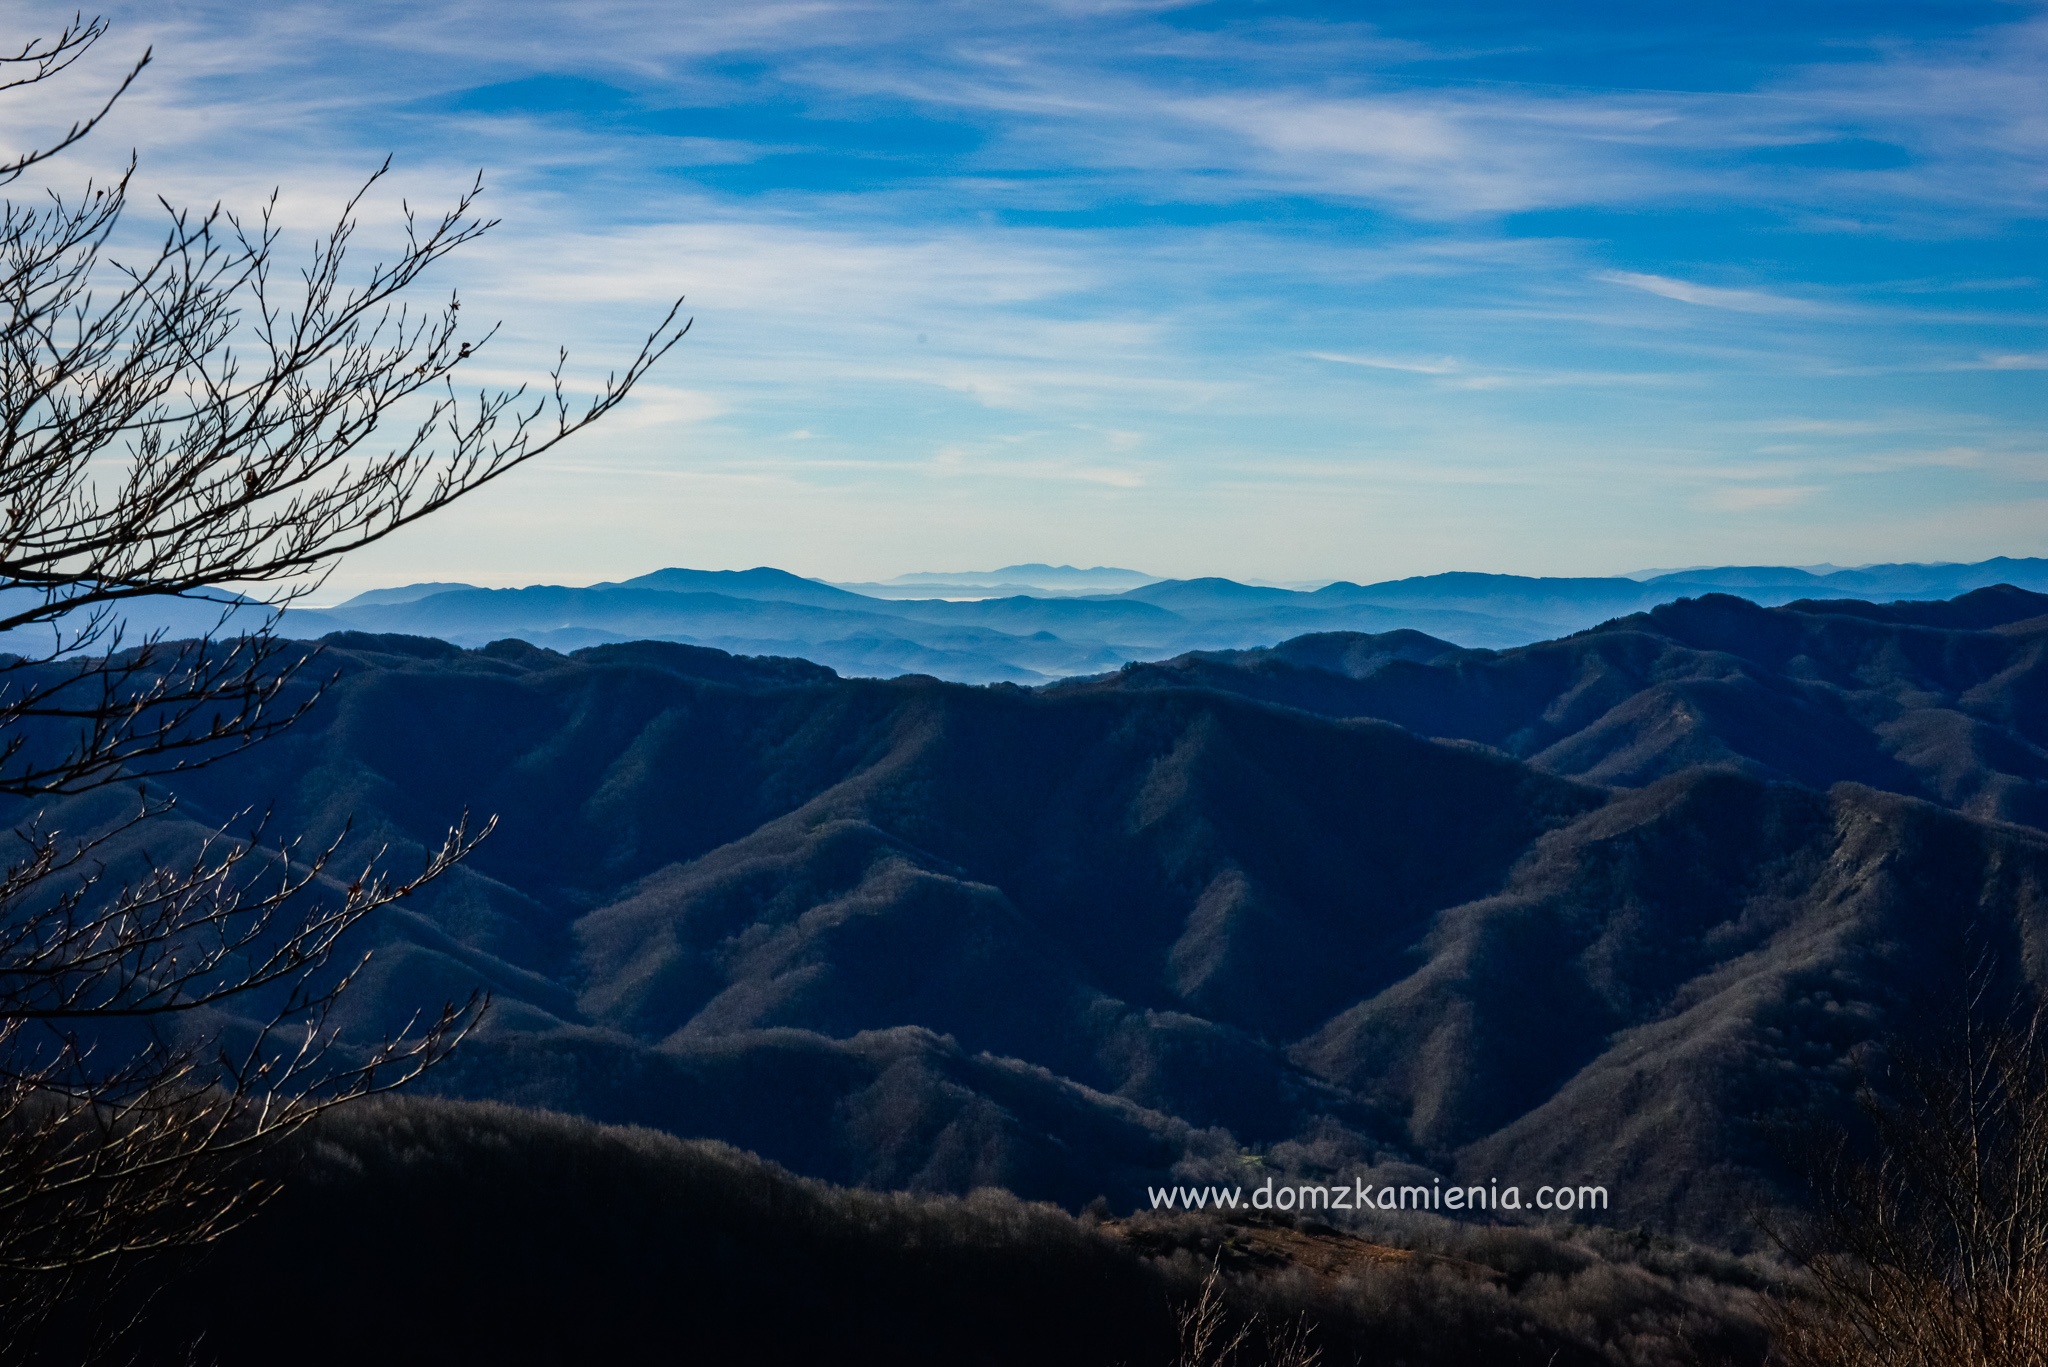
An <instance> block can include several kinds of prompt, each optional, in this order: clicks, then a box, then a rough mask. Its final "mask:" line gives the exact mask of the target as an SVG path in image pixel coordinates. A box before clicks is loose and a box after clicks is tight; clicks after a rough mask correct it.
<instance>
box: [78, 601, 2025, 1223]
mask: <svg viewBox="0 0 2048 1367" xmlns="http://www.w3.org/2000/svg"><path fill="white" fill-rule="evenodd" d="M738 579H739V581H740V582H739V586H740V587H747V586H748V583H749V582H750V581H749V580H748V577H747V576H739V577H738ZM814 588H815V590H816V591H817V592H818V593H820V594H821V595H822V594H827V593H830V592H832V590H830V589H829V588H828V587H827V586H814ZM1183 590H1184V586H1169V593H1170V592H1174V591H1183ZM775 591H781V590H779V589H777V590H775ZM561 592H579V591H570V590H565V591H561ZM584 592H587V591H584ZM624 592H627V593H633V594H643V595H661V594H673V593H674V592H675V591H674V590H671V589H662V588H656V587H648V586H642V587H640V588H635V589H627V590H624ZM720 596H722V597H725V598H727V599H728V600H729V601H760V602H766V603H769V604H771V605H773V606H775V607H776V610H778V611H779V610H783V609H784V608H792V609H793V608H795V607H798V606H801V605H795V604H781V603H777V602H776V600H772V599H766V600H747V599H741V598H739V597H738V596H737V595H735V594H730V593H728V594H724V595H720ZM1084 606H1087V607H1089V608H1091V609H1094V610H1107V611H1126V612H1127V611H1131V610H1132V609H1133V608H1134V607H1135V608H1141V609H1142V608H1146V607H1153V608H1156V607H1157V606H1158V605H1157V604H1147V603H1145V602H1144V601H1143V600H1133V599H1129V598H1127V597H1126V598H1111V599H1105V600H1099V601H1092V602H1090V603H1088V604H1085V605H1084ZM315 674H318V675H321V676H323V677H324V676H326V675H330V674H331V675H332V681H331V682H330V683H328V684H327V685H326V689H327V695H326V697H325V698H323V699H322V700H321V702H320V704H319V705H318V706H317V707H315V708H314V709H312V711H311V712H310V713H309V714H308V715H307V717H306V718H305V719H304V720H303V721H302V722H301V723H299V724H298V725H297V726H295V727H294V728H292V729H291V730H290V731H288V732H286V733H285V734H284V735H283V736H281V737H279V738H278V739H275V740H273V741H270V742H267V743H266V744H264V745H262V746H259V747H257V748H255V749H253V750H250V751H247V752H245V753H242V754H239V755H236V756H234V757H232V758H229V759H225V760H223V761H221V762H219V763H217V764H215V765H212V766H210V767H207V768H203V769H200V770H197V771H193V772H190V773H187V774H182V775H175V776H173V777H172V779H171V780H169V782H170V784H171V787H172V788H173V790H174V791H175V793H176V795H177V797H178V800H179V809H178V814H177V815H176V816H175V817H173V818H165V819H163V820H162V821H159V822H157V823H152V828H151V831H150V835H149V838H150V841H151V842H152V843H151V845H150V850H149V853H150V856H151V858H153V859H155V860H158V861H161V860H163V859H165V858H169V857H174V856H175V854H176V852H177V851H176V848H175V847H176V845H177V843H178V842H179V841H181V840H182V841H185V842H188V843H189V844H193V845H196V843H197V842H198V841H199V840H200V839H202V838H203V837H204V836H205V835H206V833H207V832H209V831H210V830H213V829H217V828H218V827H220V826H223V825H228V826H232V825H233V823H234V822H235V821H237V820H238V819H242V820H246V818H238V816H237V814H238V813H243V812H245V811H246V810H247V809H248V807H249V804H250V802H251V801H258V802H262V803H267V804H269V810H270V812H271V816H270V820H271V823H272V826H273V828H275V829H279V830H295V831H304V832H306V833H307V834H308V835H309V836H310V837H312V838H315V839H322V838H330V837H333V836H335V835H338V834H342V833H344V832H345V833H346V835H345V840H344V848H343V861H342V862H343V864H344V865H346V864H350V863H352V862H355V861H357V860H358V859H364V858H369V857H371V856H373V855H375V854H376V853H377V852H378V851H379V850H380V849H381V850H385V851H386V852H387V853H386V855H385V858H386V859H387V860H389V861H390V862H391V863H392V864H393V866H394V867H396V868H398V869H400V870H401V871H402V870H403V868H404V867H405V866H406V865H407V864H408V863H409V862H412V861H417V860H419V859H421V858H423V857H424V852H425V850H426V849H427V848H429V847H431V846H432V845H434V844H436V843H438V839H439V836H440V833H441V831H442V830H443V829H445V827H446V826H447V825H448V824H449V823H450V822H452V821H453V820H454V819H455V818H456V817H457V815H458V814H460V813H461V812H462V811H464V810H465V809H468V810H470V811H473V812H477V813H486V812H488V813H493V814H496V815H497V817H498V818H499V823H500V824H499V828H498V830H497V832H496V833H495V834H494V835H493V836H492V837H491V838H490V839H489V840H488V841H486V842H485V844H484V845H483V847H482V848H481V849H479V850H478V851H477V852H476V853H475V854H474V855H473V856H472V857H471V858H470V860H469V861H467V862H466V863H465V864H464V865H462V866H461V867H459V868H458V869H457V870H456V871H455V872H454V873H452V874H451V875H449V876H448V877H447V878H445V879H444V880H442V881H441V882H439V883H437V884H435V885H433V886H431V887H429V888H428V889H426V890H425V891H423V892H422V893H421V894H419V895H418V896H416V897H414V898H412V899H410V900H409V901H408V902H407V903H406V904H405V907H404V909H402V910H396V911H394V912H392V913H390V914H387V915H386V916H385V917H384V919H383V920H382V922H381V923H380V926H379V928H378V929H377V931H376V932H375V936H374V939H375V941H376V954H375V955H374V957H373V958H372V960H371V963H370V965H369V967H368V969H367V970H366V971H365V972H364V973H363V975H362V976H361V977H360V978H359V979H358V980H357V982H356V985H355V986H354V987H353V988H352V989H351V990H350V992H349V993H348V994H347V996H346V997H345V998H344V1006H345V1017H346V1020H345V1024H346V1026H347V1028H348V1029H349V1030H350V1031H352V1032H354V1033H355V1034H356V1035H358V1036H362V1037H376V1036H378V1035H380V1034H381V1033H382V1032H384V1031H386V1030H388V1029H391V1028H394V1027H395V1026H397V1025H399V1024H402V1023H403V1021H404V1020H405V1019H406V1018H408V1017H409V1016H410V1015H411V1014H412V1013H413V1012H414V1011H416V1010H418V1009H419V1008H420V1007H422V1006H423V1005H426V1006H431V1005H433V1004H436V1003H438V1002H439V1001H440V1000H442V999H443V998H446V997H459V996H461V995H462V994H464V993H466V992H467V991H468V990H469V988H470V987H471V986H472V985H475V984H478V983H482V984H484V985H486V986H488V987H489V988H490V990H491V991H492V992H493V993H494V995H495V1004H494V1006H493V1009H492V1012H491V1015H490V1018H489V1021H488V1024H487V1027H486V1028H485V1029H484V1030H483V1031H482V1032H480V1034H479V1035H477V1036H476V1037H475V1038H473V1039H472V1040H470V1041H469V1042H468V1043H466V1044H465V1045H464V1046H463V1048H462V1049H461V1050H459V1051H458V1052H457V1054H456V1055H455V1057H454V1058H453V1059H452V1060H451V1061H450V1062H449V1063H447V1064H446V1065H444V1066H443V1067H442V1068H440V1069H439V1070H437V1071H436V1073H434V1074H432V1075H430V1077H431V1084H432V1086H434V1087H435V1088H437V1089H439V1090H441V1091H443V1092H444V1093H448V1094H451V1095H456V1096H464V1097H473V1098H489V1099H497V1100H504V1101H512V1102H518V1103H523V1104H531V1105H540V1106H545V1107H548V1108H551V1109H555V1110H560V1111H566V1112H571V1113H576V1114H581V1115H585V1116H589V1117H592V1118H595V1119H599V1120H605V1121H619V1122H632V1123H638V1124H643V1125H649V1126H653V1127H656V1128H659V1129H665V1130H668V1131H671V1132H673V1133H676V1134H680V1135H689V1136H709V1137H715V1138H720V1139H724V1140H726V1141H728V1142H731V1143H734V1144H737V1145H740V1146H742V1147H744V1148H748V1149H751V1150H753V1151H755V1152H758V1153H760V1154H763V1155H765V1156H767V1157H770V1158H773V1159H775V1160H776V1161H778V1162H781V1163H783V1164H785V1165H787V1166H788V1167H790V1168H792V1169H793V1170H795V1171H797V1172H800V1173H804V1174H807V1175H811V1176H816V1177H822V1178H826V1179H828V1180H832V1181H835V1182H840V1183H845V1184H853V1185H863V1186H870V1187H877V1188H901V1189H911V1190H925V1191H956V1192H965V1191H969V1190H972V1189H974V1188H976V1187H979V1186H984V1185H1000V1186H1004V1187H1008V1188H1009V1189H1011V1190H1013V1191H1016V1192H1018V1193H1020V1194H1022V1195H1025V1196H1027V1197H1033V1198H1046V1199H1052V1200H1057V1201H1060V1202H1063V1203H1066V1204H1068V1205H1069V1206H1070V1207H1078V1206H1079V1205H1080V1204H1081V1203H1084V1202H1087V1201H1089V1200H1090V1199H1091V1198H1094V1197H1096V1196H1103V1197H1106V1198H1107V1199H1108V1200H1109V1201H1110V1202H1111V1204H1112V1206H1123V1207H1126V1208H1128V1207H1130V1206H1132V1205H1135V1204H1139V1203H1140V1202H1141V1201H1142V1199H1143V1190H1144V1188H1145V1186H1146V1185H1148V1184H1151V1183H1161V1182H1164V1181H1166V1180H1167V1179H1168V1178H1169V1177H1171V1178H1173V1179H1174V1180H1176V1181H1183V1182H1185V1181H1230V1182H1238V1183H1244V1182H1247V1181H1249V1182H1250V1183H1252V1184H1253V1185H1255V1184H1256V1183H1257V1182H1259V1181H1262V1180H1264V1179H1265V1178H1266V1177H1268V1176H1277V1177H1281V1178H1283V1179H1284V1178H1289V1177H1295V1178H1299V1179H1301V1180H1325V1179H1334V1180H1351V1179H1354V1178H1358V1177H1360V1176H1363V1177H1364V1179H1365V1180H1384V1179H1386V1178H1388V1177H1391V1176H1407V1177H1409V1178H1410V1179H1418V1175H1419V1180H1423V1181H1427V1180H1429V1178H1430V1177H1431V1176H1441V1177H1443V1178H1444V1179H1446V1180H1457V1181H1461V1182H1462V1181H1480V1182H1485V1181H1488V1180H1491V1179H1498V1180H1500V1181H1503V1182H1517V1183H1523V1184H1527V1185H1529V1186H1531V1187H1533V1186H1534V1185H1535V1184H1536V1183H1539V1182H1546V1181H1548V1182H1556V1181H1570V1182H1573V1183H1584V1182H1597V1183H1600V1184H1603V1185H1606V1186H1608V1187H1609V1188H1610V1190H1611V1192H1612V1194H1613V1196H1612V1199H1613V1206H1612V1212H1611V1214H1610V1215H1609V1216H1608V1217H1607V1218H1610V1219H1612V1220H1614V1221H1616V1222H1619V1223H1623V1224H1638V1223H1640V1224H1650V1225H1655V1226H1660V1227H1664V1228H1669V1229H1676V1230H1681V1231H1688V1232H1691V1233H1695V1234H1701V1235H1708V1236H1713V1237H1717V1238H1722V1239H1739V1238H1741V1237H1742V1236H1743V1234H1744V1232H1745V1231H1746V1230H1748V1229H1749V1227H1750V1226H1749V1223H1748V1222H1749V1216H1750V1212H1751V1211H1752V1209H1753V1208H1754V1207H1755V1205H1756V1204H1757V1203H1758V1202H1760V1201H1772V1200H1777V1199H1782V1198H1783V1197H1784V1196H1785V1194H1786V1192H1787V1187H1786V1185H1785V1169H1784V1162H1783V1153H1782V1149H1783V1134H1784V1133H1785V1131H1784V1125H1785V1124H1787V1123H1792V1121H1793V1120H1796V1119H1797V1118H1798V1117H1809V1118H1810V1117H1811V1116H1813V1115H1814V1114H1817V1113H1818V1114H1825V1113H1827V1112H1828V1110H1829V1108H1831V1107H1840V1106H1843V1105H1844V1104H1845V1098H1846V1097H1847V1095H1848V1093H1849V1092H1850V1090H1851V1089H1852V1088H1853V1086H1854V1085H1855V1083H1856V1081H1857V1079H1858V1078H1859V1077H1861V1076H1863V1075H1864V1070H1865V1069H1866V1067H1867V1065H1868V1064H1869V1063H1870V1062H1871V1060H1872V1059H1874V1058H1878V1057H1881V1051H1882V1048H1883V1043H1884V1041H1885V1040H1886V1039H1888V1038H1890V1037H1892V1036H1893V1035H1895V1034H1896V1033H1898V1032H1900V1031H1904V1030H1912V1029H1918V1028H1921V1026H1922V1025H1924V1022H1925V1021H1926V1020H1927V1019H1929V1018H1930V1017H1929V1013H1938V1012H1939V1011H1940V1010H1941V1009H1942V1007H1941V1004H1942V1003H1943V1002H1944V1001H1945V1000H1947V999H1948V998H1950V997H1952V996H1953V995H1954V994H1956V993H1958V992H1959V991H1960V990H1961V986H1962V984H1963V982H1964V981H1965V979H1966V978H1967V974H1968V971H1969V968H1970V966H1971V965H1974V964H1982V963H1986V962H1989V963H1993V964H1996V965H2002V966H2003V968H2002V971H2004V972H2006V973H2008V974H2010V975H2019V974H2023V973H2039V972H2041V968H2040V965H2041V964H2042V963H2043V962H2044V961H2048V960H2044V958H2043V955H2042V953H2041V950H2042V945H2043V936H2044V934H2048V829H2044V826H2048V803H2044V801H2043V795H2044V793H2048V708H2044V706H2043V701H2044V693H2043V690H2044V688H2048V596H2044V595H2041V594H2036V593H2030V592H2027V591H2025V590H2023V589H2018V588H2013V587H2009V586H2008V587H1998V588H1992V589H1987V590H1983V591H1979V592H1974V593H1970V594H1965V595H1962V596H1961V597H1958V598H1955V599H1953V600H1950V601H1944V602H1908V603H1893V604H1889V605H1878V604H1872V603H1866V602H1850V601H1840V600H1810V601H1797V602H1793V603H1790V604H1786V605H1781V606H1776V607H1764V606H1759V605H1757V604H1755V603H1753V602H1750V601H1746V600H1742V599H1736V598H1733V597H1728V596H1720V595H1708V596H1705V597H1702V598H1697V599H1691V600H1686V601H1680V602H1676V603H1672V604H1667V605H1664V606H1660V607H1658V608H1655V609H1654V610H1651V611H1649V612H1645V613H1639V614H1634V615H1630V616H1626V617H1622V618H1619V619H1617V620H1613V621H1610V622H1607V623H1605V624H1604V625H1601V626H1599V627H1597V628H1595V629H1592V630H1588V631H1584V632H1580V633H1578V634H1576V635H1573V636H1571V637H1568V638H1566V639H1563V640H1557V641H1550V642H1543V643H1538V644H1534V645H1530V646H1525V647H1519V648H1515V649H1511V650H1504V651H1487V650H1474V649H1470V648H1465V647H1461V646H1457V645H1453V644H1452V643H1450V642H1448V641H1445V640H1442V639H1437V638H1431V637H1427V636H1424V635H1422V634H1419V633H1415V632H1408V631H1402V632H1395V633H1381V634H1377V635H1369V634H1335V635H1332V634H1327V633H1326V634H1318V635H1313V636H1309V637H1306V638H1298V639H1294V640H1290V641H1287V642H1285V643H1283V644H1281V645H1279V646H1276V647H1273V648H1270V649H1258V650H1251V651H1243V652H1234V653H1233V652H1221V653H1217V652H1205V653H1197V654H1190V655H1185V656H1182V657H1178V658H1175V659H1172V660H1169V661H1166V662H1163V663H1157V664H1151V665H1133V666H1132V667H1130V668H1127V669H1118V670H1114V671H1111V672H1108V673H1106V674H1104V675H1102V676H1100V677H1096V678H1092V679H1082V680H1073V681H1070V682H1067V683H1063V684H1059V685H1056V686H1052V687H1045V688H1037V689H1029V688H1022V687H1018V686H1014V685H1009V684H995V685H990V686H968V685H962V684H957V683H948V682H943V681H940V680H937V679H933V678H929V677H915V676H912V677H904V678H897V679H892V680H877V679H864V678H844V677H840V676H839V675H837V674H835V673H834V672H833V671H832V670H830V669H828V668H825V667H823V666H821V665H818V664H816V663H813V662H809V661H804V660H799V659H792V658H762V657H742V656H735V655H732V654H728V653H725V652H721V651H717V650H712V649H707V648H703V647H698V646H691V645H686V644H678V643H673V642H658V641H646V642H637V643H626V644H603V645H598V646H594V647H587V648H583V649H579V650H577V651H575V652H573V653H569V654H563V653H558V652H556V651H553V650H549V649H546V648H542V647H540V646H536V645H534V644H532V643H529V642H524V641H518V640H510V639H507V640H500V641H497V642H494V643H491V644H488V645H486V646H484V647H482V648H478V649H465V648H462V647H459V646H456V645H452V644H449V643H447V642H444V641H440V640H433V639H426V638H421V637H415V636H400V635H371V634H363V633H343V634H338V635H333V636H330V637H329V638H327V640H326V642H325V646H324V650H323V653H322V655H321V656H320V657H319V664H318V667H317V669H315V670H313V671H309V673H308V679H309V680H310V679H311V678H312V677H313V676H314V675H315ZM305 686H308V687H310V686H311V684H310V683H308V684H307V685H305ZM124 813H125V808H124V807H121V806H120V804H118V803H115V802H112V801H111V800H108V799H106V798H104V797H100V798H93V799H81V800H79V801H77V802H75V803H73V804H71V805H70V806H69V807H60V808H57V809H54V810H53V812H52V817H51V819H52V820H54V821H58V822H60V823H62V824H63V825H64V826H65V828H66V829H74V830H76V829H86V828H90V827H92V826H95V825H98V824H105V823H111V822H114V821H117V820H119V819H120V818H121V816H122V815H123V814H124ZM351 823H352V824H351ZM132 857H136V858H140V851H139V850H137V851H135V852H134V854H133V856H132ZM338 867H339V865H338Z"/></svg>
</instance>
